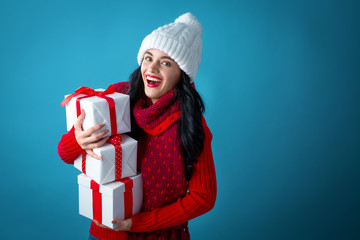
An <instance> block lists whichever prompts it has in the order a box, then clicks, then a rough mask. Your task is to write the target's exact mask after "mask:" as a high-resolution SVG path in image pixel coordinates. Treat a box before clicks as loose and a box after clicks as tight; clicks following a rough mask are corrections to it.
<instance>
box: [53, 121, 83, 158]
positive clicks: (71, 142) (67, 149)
mask: <svg viewBox="0 0 360 240" xmlns="http://www.w3.org/2000/svg"><path fill="white" fill-rule="evenodd" d="M58 153H59V156H60V158H61V159H62V160H63V161H64V162H65V163H69V164H74V161H75V159H76V158H77V157H78V156H79V155H80V154H82V153H85V151H84V150H83V149H82V148H81V147H80V145H79V144H78V143H77V141H76V139H75V132H74V127H72V128H71V130H70V131H69V132H68V133H66V134H64V135H63V136H62V138H61V140H60V142H59V144H58Z"/></svg>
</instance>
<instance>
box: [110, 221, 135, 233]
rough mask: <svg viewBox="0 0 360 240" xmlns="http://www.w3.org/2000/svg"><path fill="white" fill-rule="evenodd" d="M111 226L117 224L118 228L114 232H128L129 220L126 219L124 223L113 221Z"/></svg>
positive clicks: (130, 222)
mask: <svg viewBox="0 0 360 240" xmlns="http://www.w3.org/2000/svg"><path fill="white" fill-rule="evenodd" d="M112 223H113V224H117V225H118V226H117V227H116V228H115V229H114V230H115V231H129V230H130V228H131V224H132V221H131V218H129V219H126V220H124V221H121V220H119V219H113V220H112Z"/></svg>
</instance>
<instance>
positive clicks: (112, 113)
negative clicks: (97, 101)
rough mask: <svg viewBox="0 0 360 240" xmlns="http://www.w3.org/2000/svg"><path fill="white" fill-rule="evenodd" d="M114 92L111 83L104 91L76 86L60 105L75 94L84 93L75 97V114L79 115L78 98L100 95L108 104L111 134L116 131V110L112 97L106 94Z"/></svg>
mask: <svg viewBox="0 0 360 240" xmlns="http://www.w3.org/2000/svg"><path fill="white" fill-rule="evenodd" d="M112 93H115V86H114V85H113V84H112V85H110V86H109V87H108V88H107V89H106V90H105V91H95V90H94V89H92V88H89V87H80V88H78V89H77V90H76V91H75V93H73V94H71V95H69V96H67V97H66V98H65V99H64V100H63V101H62V102H61V104H60V105H61V106H63V107H64V106H65V105H66V104H68V103H69V102H70V100H71V99H72V98H73V97H76V96H77V95H80V94H84V95H85V96H83V97H79V98H77V99H76V114H77V116H78V117H79V116H80V114H81V107H80V100H81V99H83V98H89V97H94V96H96V97H100V98H103V99H105V100H106V101H107V102H108V104H109V112H110V123H111V135H115V134H116V132H117V126H116V112H115V102H114V99H112V98H110V97H108V96H106V95H108V94H112Z"/></svg>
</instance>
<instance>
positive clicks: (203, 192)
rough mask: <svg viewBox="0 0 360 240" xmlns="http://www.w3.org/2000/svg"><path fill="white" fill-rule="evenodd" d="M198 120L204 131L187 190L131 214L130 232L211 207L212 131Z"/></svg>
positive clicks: (213, 181) (154, 227)
mask: <svg viewBox="0 0 360 240" xmlns="http://www.w3.org/2000/svg"><path fill="white" fill-rule="evenodd" d="M202 123H203V127H204V132H205V142H204V149H203V151H202V153H201V154H200V156H199V158H198V162H197V163H196V164H194V172H193V175H192V177H191V179H190V180H189V186H188V192H187V193H186V195H185V196H184V197H182V198H179V199H178V200H177V201H176V202H174V203H171V204H169V205H166V206H164V207H161V208H156V209H154V210H152V211H150V212H144V213H139V214H136V215H134V216H132V217H131V220H132V226H131V229H130V232H148V231H153V230H158V229H163V228H169V227H173V226H176V225H179V224H181V223H184V222H187V221H189V220H190V219H193V218H195V217H198V216H200V215H202V214H204V213H206V212H208V211H210V210H211V209H212V208H213V207H214V205H215V200H216V188H217V187H216V175H215V166H214V160H213V155H212V150H211V139H212V134H211V132H210V130H209V128H208V127H207V125H206V122H205V120H204V118H203V119H202Z"/></svg>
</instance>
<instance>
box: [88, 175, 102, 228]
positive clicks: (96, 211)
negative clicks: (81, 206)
mask: <svg viewBox="0 0 360 240" xmlns="http://www.w3.org/2000/svg"><path fill="white" fill-rule="evenodd" d="M90 188H91V189H92V199H93V204H92V205H93V219H95V220H96V221H98V222H99V223H102V210H101V208H102V202H101V193H100V191H99V190H100V185H99V184H97V183H96V182H95V181H94V180H91V181H90Z"/></svg>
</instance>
